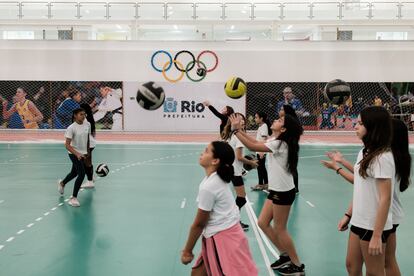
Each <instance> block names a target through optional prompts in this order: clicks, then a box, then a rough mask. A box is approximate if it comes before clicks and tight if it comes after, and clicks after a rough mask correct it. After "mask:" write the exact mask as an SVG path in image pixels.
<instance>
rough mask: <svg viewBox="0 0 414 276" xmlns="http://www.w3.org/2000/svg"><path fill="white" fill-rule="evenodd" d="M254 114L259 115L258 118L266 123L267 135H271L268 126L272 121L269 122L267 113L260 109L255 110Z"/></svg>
mask: <svg viewBox="0 0 414 276" xmlns="http://www.w3.org/2000/svg"><path fill="white" fill-rule="evenodd" d="M256 114H257V116H259V118H262V120H263V123H265V124H266V125H267V131H268V133H269V136H270V135H272V129H271V128H270V127H271V126H272V123H270V121H269V119H268V118H267V114H266V113H264V112H262V111H259V112H256Z"/></svg>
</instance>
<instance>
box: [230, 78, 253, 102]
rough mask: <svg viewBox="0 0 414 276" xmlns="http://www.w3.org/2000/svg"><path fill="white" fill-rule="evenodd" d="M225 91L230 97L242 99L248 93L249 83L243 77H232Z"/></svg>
mask: <svg viewBox="0 0 414 276" xmlns="http://www.w3.org/2000/svg"><path fill="white" fill-rule="evenodd" d="M224 91H225V92H226V95H227V96H229V97H230V98H232V99H240V98H241V97H243V96H244V95H245V94H246V91H247V84H246V82H245V81H244V80H242V79H241V78H238V77H232V78H230V79H229V80H228V81H227V82H226V84H225V85H224Z"/></svg>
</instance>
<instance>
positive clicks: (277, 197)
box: [267, 189, 296, 205]
mask: <svg viewBox="0 0 414 276" xmlns="http://www.w3.org/2000/svg"><path fill="white" fill-rule="evenodd" d="M295 197H296V191H295V189H292V190H290V191H287V192H276V191H272V190H269V195H268V196H267V199H269V200H271V201H272V202H273V204H276V205H292V204H293V202H294V201H295Z"/></svg>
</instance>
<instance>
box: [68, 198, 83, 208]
mask: <svg viewBox="0 0 414 276" xmlns="http://www.w3.org/2000/svg"><path fill="white" fill-rule="evenodd" d="M68 204H69V205H70V206H72V207H80V203H79V200H78V199H77V198H76V197H72V198H71V199H69V201H68Z"/></svg>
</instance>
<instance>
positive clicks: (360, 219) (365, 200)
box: [351, 150, 395, 230]
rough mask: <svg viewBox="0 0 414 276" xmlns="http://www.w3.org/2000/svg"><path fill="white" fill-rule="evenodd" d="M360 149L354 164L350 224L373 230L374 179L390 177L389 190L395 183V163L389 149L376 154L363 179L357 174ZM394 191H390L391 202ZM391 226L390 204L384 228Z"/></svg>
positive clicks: (360, 156)
mask: <svg viewBox="0 0 414 276" xmlns="http://www.w3.org/2000/svg"><path fill="white" fill-rule="evenodd" d="M362 157H363V153H362V150H361V151H360V152H359V154H358V158H357V161H356V163H355V166H354V172H355V174H354V196H353V203H352V219H351V224H352V225H354V226H357V227H360V228H363V229H367V230H374V227H375V220H376V217H377V212H378V204H379V191H378V188H377V182H376V179H379V178H382V179H391V185H392V187H391V189H392V190H391V191H393V189H394V185H395V164H394V157H393V155H392V153H391V151H387V152H384V153H382V154H380V155H379V156H377V157H376V158H375V159H374V160H373V161H372V163H371V165H370V166H369V168H368V170H367V172H368V177H366V178H365V179H364V178H363V177H362V176H361V175H360V174H359V167H360V165H359V163H360V161H361V160H362ZM393 195H394V193H393V192H392V193H391V204H392V202H393V198H394V196H393ZM391 228H392V206H390V210H389V212H388V217H387V221H386V223H385V227H384V230H390V229H391Z"/></svg>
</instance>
